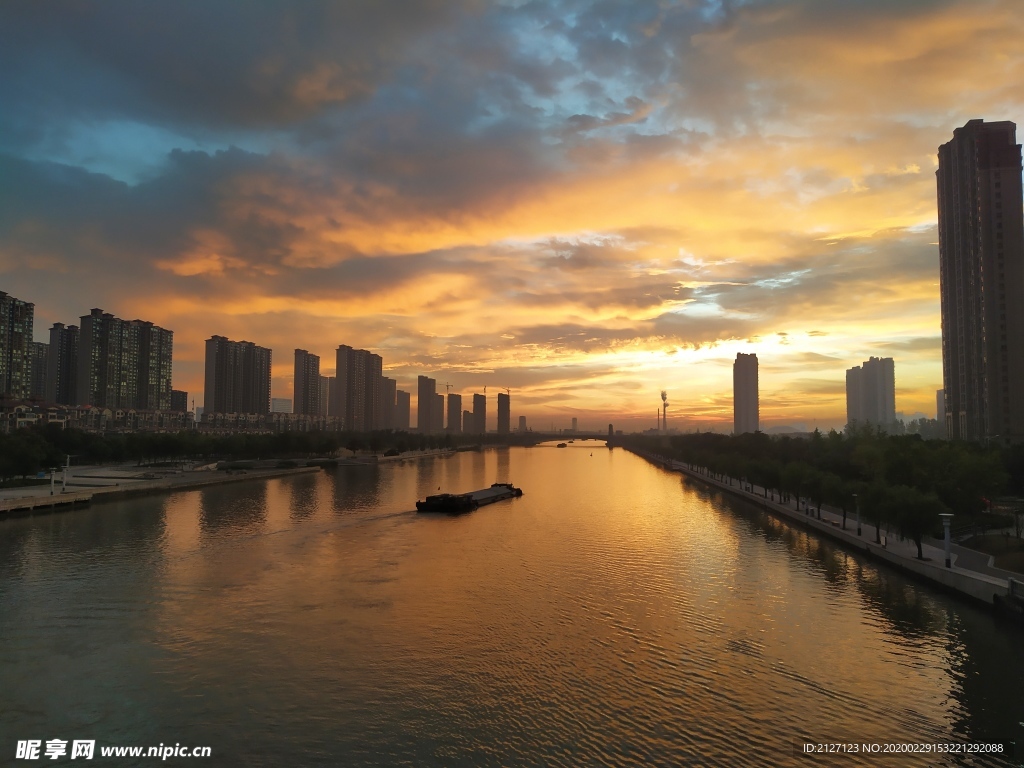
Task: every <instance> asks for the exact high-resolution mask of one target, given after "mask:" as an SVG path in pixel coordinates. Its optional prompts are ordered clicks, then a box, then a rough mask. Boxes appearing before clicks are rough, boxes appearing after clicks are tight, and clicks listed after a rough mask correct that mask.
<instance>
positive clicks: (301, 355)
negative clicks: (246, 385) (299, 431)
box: [271, 349, 320, 416]
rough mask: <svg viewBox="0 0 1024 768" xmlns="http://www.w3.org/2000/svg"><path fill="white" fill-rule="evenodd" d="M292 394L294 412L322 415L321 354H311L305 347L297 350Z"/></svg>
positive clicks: (304, 414)
mask: <svg viewBox="0 0 1024 768" xmlns="http://www.w3.org/2000/svg"><path fill="white" fill-rule="evenodd" d="M292 395H293V399H294V401H295V402H294V405H293V407H292V408H291V412H292V413H298V414H301V415H303V416H319V415H320V355H311V354H310V353H309V352H307V351H306V350H304V349H296V350H295V377H294V378H293V379H292ZM271 411H273V408H271Z"/></svg>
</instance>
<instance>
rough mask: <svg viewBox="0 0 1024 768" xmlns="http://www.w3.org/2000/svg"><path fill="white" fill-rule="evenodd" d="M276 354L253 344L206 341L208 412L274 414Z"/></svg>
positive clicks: (213, 339)
mask: <svg viewBox="0 0 1024 768" xmlns="http://www.w3.org/2000/svg"><path fill="white" fill-rule="evenodd" d="M271 367H272V353H271V350H269V349H267V348H266V347H259V346H256V345H255V344H253V343H252V342H251V341H230V340H228V339H226V338H224V337H223V336H213V337H211V338H209V339H207V340H206V386H205V391H204V393H203V395H204V398H205V402H204V404H203V407H204V412H205V413H206V414H207V415H208V416H209V415H211V414H216V413H270V377H271Z"/></svg>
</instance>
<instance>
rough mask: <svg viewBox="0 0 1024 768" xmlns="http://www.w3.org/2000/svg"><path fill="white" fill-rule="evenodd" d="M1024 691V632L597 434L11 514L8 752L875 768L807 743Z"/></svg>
mask: <svg viewBox="0 0 1024 768" xmlns="http://www.w3.org/2000/svg"><path fill="white" fill-rule="evenodd" d="M496 481H511V482H513V483H515V484H516V485H518V486H520V487H521V488H522V489H523V491H524V496H523V497H522V498H519V499H513V500H510V501H504V502H499V503H497V504H494V505H491V506H487V507H483V508H481V509H480V510H478V511H476V512H473V513H472V514H469V515H464V516H460V517H447V516H436V515H422V514H419V515H418V514H416V513H415V512H413V511H412V510H413V509H414V506H413V502H414V501H415V500H416V499H417V498H423V497H424V496H425V495H427V494H428V493H436V492H437V489H438V488H441V489H444V490H458V491H469V490H473V489H475V488H480V487H484V486H487V485H490V483H492V482H496ZM1022 691H1024V631H1022V630H1020V629H1019V628H1017V627H1015V626H1011V625H1006V624H1004V623H1002V622H1000V621H997V620H996V619H995V618H994V617H993V616H991V615H990V614H989V613H988V612H987V611H986V610H985V609H984V608H980V607H976V606H974V605H972V604H970V603H967V602H964V601H962V600H960V599H958V598H956V597H952V596H948V595H946V594H943V593H940V592H937V591H935V590H934V589H933V588H931V587H929V586H927V585H924V584H920V583H918V582H915V581H913V580H911V579H909V578H907V577H905V576H903V575H902V574H900V573H898V572H894V571H892V570H889V569H888V568H887V567H885V566H883V565H881V564H877V563H874V562H871V561H869V560H865V559H863V558H862V557H861V556H860V555H858V554H855V553H851V552H848V551H844V550H843V549H841V548H839V547H838V546H836V545H834V544H831V543H829V542H824V541H820V540H818V539H816V538H814V537H812V536H809V535H808V534H806V533H805V532H803V531H801V530H800V529H797V528H793V527H791V526H790V525H788V524H786V523H783V522H781V521H778V520H775V519H774V518H771V517H770V516H768V515H766V514H765V513H763V512H761V511H760V510H758V509H756V508H755V507H752V506H749V505H748V504H747V503H746V502H743V501H738V500H732V499H730V498H727V497H722V496H721V495H719V494H717V493H713V492H711V491H709V490H707V489H705V488H703V487H701V486H699V485H696V484H694V483H692V482H690V481H686V480H684V479H683V478H682V477H680V476H679V475H678V474H672V473H669V472H666V471H664V470H662V469H660V468H658V467H655V466H652V465H650V464H648V463H647V462H645V461H644V460H642V459H640V458H638V457H636V456H634V455H632V454H629V453H627V452H625V451H623V450H622V449H615V450H609V449H607V448H606V447H605V446H604V444H603V443H598V442H593V441H577V442H575V443H573V444H571V445H569V447H568V448H565V449H558V448H555V447H554V446H553V445H542V446H538V447H534V448H512V449H497V450H488V451H484V452H469V453H460V454H457V455H453V456H450V457H444V458H427V459H418V460H414V461H406V462H401V463H391V464H382V465H380V466H370V467H341V468H339V469H337V470H331V471H327V472H322V473H319V474H311V475H297V476H293V477H286V478H280V479H274V480H267V481H252V482H247V483H236V484H229V485H224V486H218V487H212V488H207V489H203V490H196V491H182V492H177V493H172V494H167V495H162V496H148V497H142V498H135V499H126V500H122V501H117V502H106V503H102V504H96V505H94V506H93V507H91V508H89V509H85V510H77V511H73V512H66V513H61V514H54V515H46V516H40V517H34V518H23V519H17V520H9V521H5V522H2V523H0V763H3V764H7V761H8V760H10V761H11V762H12V763H16V762H18V761H14V759H13V758H14V755H15V745H16V742H17V741H19V740H27V739H39V740H42V742H43V743H44V744H45V742H46V740H48V739H64V740H69V741H71V740H74V739H85V740H95V741H96V744H97V759H98V761H99V762H100V763H103V762H112V763H116V764H120V765H127V764H131V763H130V762H128V761H126V760H124V759H121V760H114V759H108V760H106V761H105V760H102V759H99V757H98V756H99V752H98V750H99V747H100V746H101V745H140V746H146V747H148V746H156V745H158V744H162V745H173V744H182V745H190V746H191V745H201V746H209V747H210V748H211V750H212V754H213V756H212V758H210V759H207V760H185V759H175V758H172V759H170V760H168V761H167V762H168V763H169V764H177V763H181V762H189V763H196V764H208V765H218V766H220V765H226V766H234V765H238V766H284V765H289V766H291V765H295V766H305V765H344V766H363V765H367V766H368V765H417V766H421V765H439V766H440V765H444V766H477V765H494V766H498V765H547V766H580V765H598V764H599V765H635V764H646V765H686V764H697V765H722V766H734V765H833V764H839V765H876V764H878V763H879V762H880V760H881V759H882V758H880V756H879V755H877V754H876V755H866V754H864V753H863V752H862V751H861V752H858V753H857V754H845V755H842V756H841V757H839V756H836V755H817V756H805V755H802V754H801V753H800V751H799V750H800V749H801V748H802V747H801V746H800V745H802V744H804V743H847V744H849V743H853V744H857V745H864V744H869V743H878V744H886V743H918V744H922V743H927V744H935V743H940V744H943V743H948V742H951V741H968V742H1004V741H1008V740H1012V739H1014V738H1017V737H1019V735H1018V734H1019V732H1018V731H1016V727H1017V723H1018V722H1020V721H1022V720H1024V695H1022ZM5 753H6V754H5ZM42 762H44V763H45V764H47V765H50V764H63V763H64V762H71V761H70V760H69V759H68V758H66V757H65V758H62V759H60V760H45V759H44V760H43V761H42ZM19 764H24V765H29V764H32V763H31V761H28V762H26V761H20V763H19ZM36 764H41V763H36ZM74 764H77V763H74ZM137 764H140V765H144V764H153V759H152V758H151V759H150V760H148V761H146V760H140V761H139V762H138V763H137ZM885 764H887V765H1011V764H1014V763H1013V761H1011V760H1007V759H1002V758H1000V757H998V756H995V755H973V756H962V755H961V756H950V755H944V756H940V755H937V754H930V755H917V756H902V757H890V758H886V759H885Z"/></svg>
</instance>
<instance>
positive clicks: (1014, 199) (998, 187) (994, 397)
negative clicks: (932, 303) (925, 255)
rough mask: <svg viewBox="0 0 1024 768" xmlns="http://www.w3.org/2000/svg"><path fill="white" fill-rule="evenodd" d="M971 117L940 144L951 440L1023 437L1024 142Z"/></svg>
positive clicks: (1006, 125) (1008, 128) (1011, 128)
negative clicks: (1023, 176)
mask: <svg viewBox="0 0 1024 768" xmlns="http://www.w3.org/2000/svg"><path fill="white" fill-rule="evenodd" d="M1016 132H1017V126H1016V125H1015V124H1014V123H1012V122H1009V121H1003V122H996V123H986V122H984V121H983V120H970V121H969V122H968V123H967V124H966V125H964V126H963V127H962V128H957V129H956V130H954V131H953V139H952V140H951V141H949V142H947V143H946V144H943V145H942V146H941V147H939V168H938V170H937V171H936V172H935V177H936V182H937V187H938V204H939V292H940V296H941V306H942V378H943V385H944V390H945V404H944V405H945V422H946V430H947V434H948V436H949V438H950V439H962V440H996V441H999V442H1003V443H1009V442H1018V441H1021V440H1024V219H1022V213H1021V207H1022V194H1021V148H1020V145H1019V144H1017V138H1016Z"/></svg>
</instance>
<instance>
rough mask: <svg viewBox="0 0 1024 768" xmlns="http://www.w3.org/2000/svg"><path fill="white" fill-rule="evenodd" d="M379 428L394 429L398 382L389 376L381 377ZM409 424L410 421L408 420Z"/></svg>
mask: <svg viewBox="0 0 1024 768" xmlns="http://www.w3.org/2000/svg"><path fill="white" fill-rule="evenodd" d="M380 382H381V387H380V419H379V421H378V424H379V426H378V428H379V429H394V428H395V422H396V419H395V414H396V408H397V406H398V382H397V381H395V380H394V379H390V378H388V377H387V376H382V377H381V380H380ZM406 425H407V426H408V422H406Z"/></svg>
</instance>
